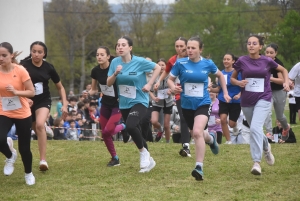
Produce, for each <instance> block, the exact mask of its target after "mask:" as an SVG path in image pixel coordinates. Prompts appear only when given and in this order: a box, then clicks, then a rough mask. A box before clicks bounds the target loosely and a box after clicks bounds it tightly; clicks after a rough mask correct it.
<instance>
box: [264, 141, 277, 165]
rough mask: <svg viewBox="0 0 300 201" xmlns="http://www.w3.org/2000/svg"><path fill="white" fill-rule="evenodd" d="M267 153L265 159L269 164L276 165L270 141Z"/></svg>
mask: <svg viewBox="0 0 300 201" xmlns="http://www.w3.org/2000/svg"><path fill="white" fill-rule="evenodd" d="M264 153H265V159H266V162H267V163H268V165H274V163H275V158H274V155H273V154H272V152H271V145H270V143H268V151H264Z"/></svg>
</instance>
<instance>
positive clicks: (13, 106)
mask: <svg viewBox="0 0 300 201" xmlns="http://www.w3.org/2000/svg"><path fill="white" fill-rule="evenodd" d="M20 108H22V105H21V102H20V98H19V96H13V97H2V110H3V111H10V110H17V109H20Z"/></svg>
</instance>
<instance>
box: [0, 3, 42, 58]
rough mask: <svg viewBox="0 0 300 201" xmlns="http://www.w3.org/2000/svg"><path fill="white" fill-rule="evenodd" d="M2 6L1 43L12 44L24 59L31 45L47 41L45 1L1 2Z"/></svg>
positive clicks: (0, 7) (0, 8) (0, 9)
mask: <svg viewBox="0 0 300 201" xmlns="http://www.w3.org/2000/svg"><path fill="white" fill-rule="evenodd" d="M0 5H1V6H0V13H1V22H0V27H1V31H0V43H2V42H9V43H11V44H12V46H13V48H14V51H19V52H20V51H22V52H23V53H22V54H21V55H20V56H18V58H17V59H18V60H20V59H23V58H24V57H26V56H28V55H29V53H30V45H31V43H33V42H34V41H43V42H44V41H45V33H44V9H43V0H0Z"/></svg>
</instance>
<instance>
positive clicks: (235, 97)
mask: <svg viewBox="0 0 300 201" xmlns="http://www.w3.org/2000/svg"><path fill="white" fill-rule="evenodd" d="M240 97H241V93H239V94H237V95H235V96H233V99H234V100H238V99H240Z"/></svg>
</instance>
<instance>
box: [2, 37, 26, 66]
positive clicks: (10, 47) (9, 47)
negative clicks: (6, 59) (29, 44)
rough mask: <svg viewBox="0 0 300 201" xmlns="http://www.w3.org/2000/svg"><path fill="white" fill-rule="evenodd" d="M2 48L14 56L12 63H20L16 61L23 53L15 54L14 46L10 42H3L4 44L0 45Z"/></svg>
mask: <svg viewBox="0 0 300 201" xmlns="http://www.w3.org/2000/svg"><path fill="white" fill-rule="evenodd" d="M0 47H4V48H5V49H7V51H8V52H9V53H10V54H13V57H12V59H11V62H12V63H16V64H18V61H17V60H16V58H17V56H19V55H20V54H21V53H22V52H17V51H16V52H14V49H13V47H12V45H11V44H10V43H8V42H3V43H0Z"/></svg>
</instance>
